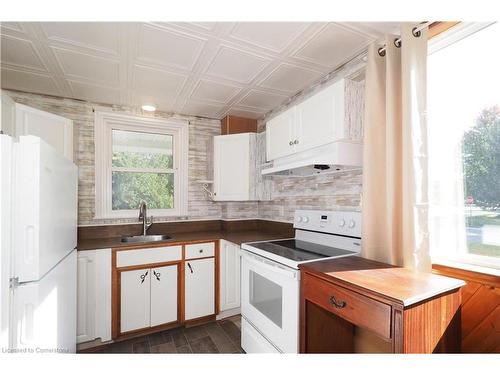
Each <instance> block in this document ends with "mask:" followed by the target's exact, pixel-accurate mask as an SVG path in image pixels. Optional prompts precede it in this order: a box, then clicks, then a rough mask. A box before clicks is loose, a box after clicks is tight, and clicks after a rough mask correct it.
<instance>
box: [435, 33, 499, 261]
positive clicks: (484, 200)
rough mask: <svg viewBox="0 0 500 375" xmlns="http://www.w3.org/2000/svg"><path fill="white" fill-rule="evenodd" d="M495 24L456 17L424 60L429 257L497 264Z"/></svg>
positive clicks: (496, 65)
mask: <svg viewBox="0 0 500 375" xmlns="http://www.w3.org/2000/svg"><path fill="white" fill-rule="evenodd" d="M499 41H500V25H499V24H497V23H496V24H490V25H486V24H482V25H478V24H462V25H460V26H459V27H456V28H455V30H450V31H449V32H447V33H445V34H442V35H441V36H438V37H437V38H435V40H433V41H431V43H430V45H429V52H430V54H429V59H428V129H429V130H428V139H429V160H430V165H429V182H430V185H429V192H430V208H429V213H430V242H431V251H432V255H433V257H434V258H435V259H438V260H439V259H448V260H451V261H457V262H462V263H469V264H475V265H480V266H488V267H494V268H500V69H499V64H500V48H499Z"/></svg>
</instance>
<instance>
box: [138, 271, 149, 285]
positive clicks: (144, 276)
mask: <svg viewBox="0 0 500 375" xmlns="http://www.w3.org/2000/svg"><path fill="white" fill-rule="evenodd" d="M148 272H149V271H146V273H145V274H144V275H141V276H139V278H140V279H141V284H142V283H144V280H146V276H147V275H148Z"/></svg>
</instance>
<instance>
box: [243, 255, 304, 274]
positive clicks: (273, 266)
mask: <svg viewBox="0 0 500 375" xmlns="http://www.w3.org/2000/svg"><path fill="white" fill-rule="evenodd" d="M241 256H242V261H244V262H248V263H251V264H252V263H253V264H254V265H256V266H257V267H263V268H266V269H267V270H269V271H271V272H274V273H276V274H280V275H282V276H286V277H288V278H290V279H298V278H299V274H300V272H299V271H298V270H294V269H292V268H288V267H285V266H281V265H280V264H278V263H276V262H273V261H271V260H267V259H265V258H263V257H260V256H258V255H254V254H252V253H249V252H247V251H245V250H243V251H242V252H241Z"/></svg>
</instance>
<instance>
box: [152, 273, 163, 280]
mask: <svg viewBox="0 0 500 375" xmlns="http://www.w3.org/2000/svg"><path fill="white" fill-rule="evenodd" d="M153 275H155V277H156V280H158V281H160V276H161V273H159V272H156V271H153Z"/></svg>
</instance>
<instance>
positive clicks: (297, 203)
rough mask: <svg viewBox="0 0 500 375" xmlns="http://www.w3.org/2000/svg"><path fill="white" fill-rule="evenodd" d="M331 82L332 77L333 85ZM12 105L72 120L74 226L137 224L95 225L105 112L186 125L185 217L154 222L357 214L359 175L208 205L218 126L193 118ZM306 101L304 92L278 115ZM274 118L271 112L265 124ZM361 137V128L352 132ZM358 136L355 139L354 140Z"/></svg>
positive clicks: (37, 103) (34, 101)
mask: <svg viewBox="0 0 500 375" xmlns="http://www.w3.org/2000/svg"><path fill="white" fill-rule="evenodd" d="M352 70H353V68H350V70H349V71H350V72H352ZM334 78H335V77H332V79H334ZM363 83H364V82H362V81H360V82H359V83H356V82H354V83H353V85H352V87H353V88H354V89H355V90H358V91H359V90H361V91H362V90H363ZM5 91H6V92H7V93H8V94H9V95H10V96H11V97H12V98H13V99H14V100H15V101H16V102H19V103H23V104H26V105H29V106H31V107H34V108H38V109H41V110H44V111H47V112H51V113H55V114H58V115H61V116H64V117H66V118H69V119H71V120H73V124H74V129H73V132H74V133H73V134H74V161H75V163H76V164H77V165H78V167H79V182H78V189H79V191H78V223H79V225H98V224H113V223H129V222H137V220H136V219H95V218H94V214H95V193H94V188H95V186H94V173H95V170H94V152H95V150H94V109H105V110H108V111H117V112H124V113H130V114H136V115H139V116H147V117H151V116H154V117H158V118H165V119H167V118H178V119H184V120H188V121H189V184H188V189H189V194H188V215H187V216H184V217H175V218H173V217H169V218H157V220H158V221H178V220H202V219H203V220H205V219H228V220H232V219H250V218H252V219H253V218H262V219H267V220H277V221H288V222H290V221H293V213H294V211H295V210H296V209H325V210H326V209H327V210H359V209H360V206H361V181H362V172H361V171H360V170H357V171H350V172H342V173H339V174H330V175H320V176H314V177H300V178H299V177H283V176H274V177H269V176H264V177H260V178H259V183H262V184H264V185H265V189H266V191H267V193H266V197H267V198H269V195H270V199H269V200H265V201H259V202H213V201H211V200H210V199H208V197H207V195H206V194H205V192H204V191H203V189H202V187H201V184H199V183H198V182H197V181H198V180H209V179H212V178H211V176H209V175H208V174H209V173H210V171H211V170H212V168H211V166H210V165H209V164H210V163H211V160H212V158H211V150H210V148H211V145H212V142H211V138H212V137H213V136H214V135H219V134H220V121H219V120H215V119H207V118H201V117H194V116H183V115H178V114H172V113H166V112H161V111H157V112H155V113H154V114H153V115H151V114H145V113H144V112H143V111H142V110H140V109H138V108H131V107H125V106H117V105H102V104H97V103H90V102H85V101H80V100H74V99H67V98H58V97H52V96H46V95H39V94H32V93H25V92H19V91H10V90H5ZM308 95H310V91H308V90H304V93H303V94H302V95H301V94H300V93H299V94H297V95H296V96H295V97H294V100H292V101H290V102H289V103H287V104H286V105H284V106H282V107H280V108H279V111H281V110H283V109H286V108H287V107H288V106H291V105H294V104H295V103H296V102H297V101H300V100H303V98H304V96H308ZM352 108H353V111H355V112H356V113H352V114H351V116H352V117H355V118H358V120H359V118H362V113H361V112H362V107H360V106H353V107H352ZM276 113H278V112H276V111H273V112H272V113H270V114H268V116H267V117H266V118H270V117H272V116H273V115H274V114H276ZM266 118H264V119H261V120H260V121H259V130H260V131H264V130H265V120H266ZM355 131H357V132H362V127H361V128H357V129H355ZM358 135H359V134H358ZM264 138H265V137H264V135H263V134H260V135H259V137H258V142H257V144H258V147H259V153H260V154H261V155H263V154H264V153H265V143H264V141H263V139H264Z"/></svg>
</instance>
